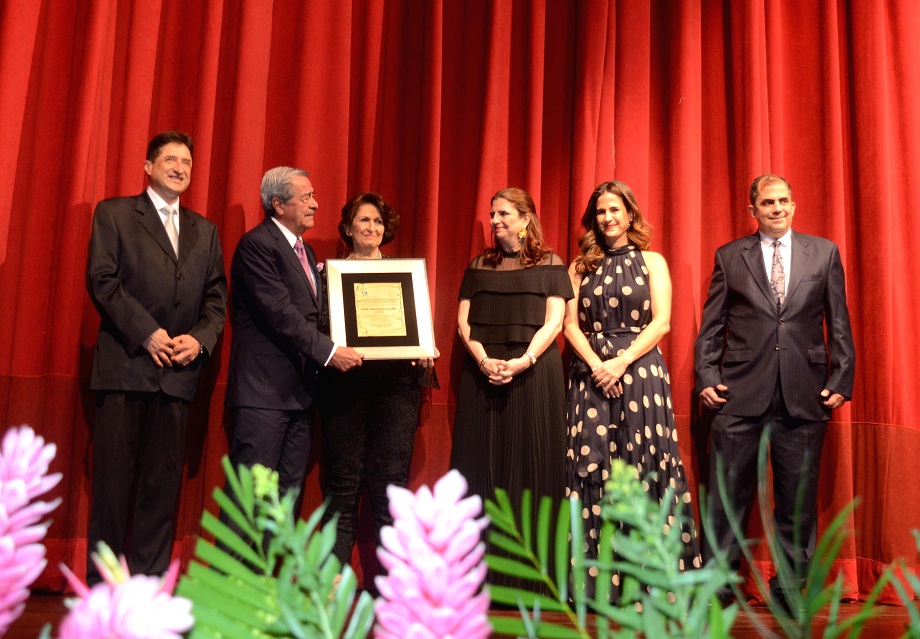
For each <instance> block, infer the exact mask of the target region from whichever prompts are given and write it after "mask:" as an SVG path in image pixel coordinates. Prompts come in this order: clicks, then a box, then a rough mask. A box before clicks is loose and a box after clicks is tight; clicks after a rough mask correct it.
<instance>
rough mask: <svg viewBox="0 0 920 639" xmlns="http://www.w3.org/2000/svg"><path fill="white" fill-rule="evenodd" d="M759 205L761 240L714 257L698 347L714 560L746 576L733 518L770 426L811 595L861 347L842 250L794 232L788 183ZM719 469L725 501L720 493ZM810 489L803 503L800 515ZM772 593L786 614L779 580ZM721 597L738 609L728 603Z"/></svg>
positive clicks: (783, 518)
mask: <svg viewBox="0 0 920 639" xmlns="http://www.w3.org/2000/svg"><path fill="white" fill-rule="evenodd" d="M750 199H751V205H750V206H749V207H748V209H749V211H750V213H751V215H752V216H753V217H754V219H755V220H756V221H757V226H758V231H757V233H755V234H754V235H749V236H747V237H743V238H741V239H739V240H735V241H734V242H730V243H729V244H726V245H725V246H722V247H721V248H719V249H718V250H717V251H716V255H715V268H714V270H713V274H712V282H711V284H710V287H709V298H708V299H707V300H706V305H705V306H704V307H703V320H702V323H701V326H700V334H699V337H698V338H697V341H696V349H695V350H696V353H695V354H696V388H697V390H698V392H699V397H700V400H701V401H702V403H703V405H704V406H706V408H709V409H711V410H713V411H716V415H715V416H714V419H713V424H712V438H711V445H710V448H711V450H710V468H709V491H710V500H709V503H710V514H711V515H712V518H713V524H714V530H711V531H708V532H709V543H708V544H707V547H706V548H705V551H706V553H705V554H707V555H708V556H709V557H711V556H712V554H713V546H714V547H715V548H720V549H728V551H729V561H730V562H731V564H732V565H733V567H735V568H736V569H737V567H738V565H739V564H740V549H739V547H738V545H737V539H735V537H734V535H733V534H732V531H731V528H730V526H729V524H728V520H727V518H726V516H725V509H724V506H728V507H730V508H732V509H733V511H734V512H735V513H737V514H738V515H739V517H740V520H741V521H742V522H744V521H746V520H747V516H748V514H749V512H750V506H751V502H752V500H753V496H754V488H755V483H756V476H755V475H756V469H757V450H758V444H759V440H760V436H761V433H762V432H763V430H764V428H765V427H766V426H768V425H769V427H770V429H771V430H770V440H769V441H770V459H771V463H772V467H773V493H774V524H775V529H776V536H777V539H778V541H779V542H780V546H781V547H782V549H783V552H784V553H785V554H786V555H787V558H788V559H789V561H790V563H791V565H792V566H793V568H794V570H795V573H796V576H797V578H798V583H797V584H796V585H797V586H801V585H802V584H803V583H804V581H803V580H802V578H803V577H804V575H805V572H806V571H807V566H808V560H809V558H810V557H811V555H812V554H813V553H814V546H815V529H816V523H817V492H818V471H819V469H820V467H821V451H822V448H823V445H824V434H825V431H826V428H827V421H828V419H830V416H831V411H832V410H833V409H835V408H840V407H841V406H843V404H844V402H846V401H848V400H849V399H850V396H851V394H852V390H853V369H854V361H855V355H854V347H853V337H852V335H851V333H850V317H849V313H848V311H847V305H846V289H845V285H844V275H843V266H842V265H841V261H840V253H839V251H838V249H837V245H836V244H834V243H833V242H831V241H829V240H826V239H824V238H820V237H814V236H810V235H804V234H802V233H793V232H792V229H791V227H792V218H793V214H794V213H795V203H794V202H793V201H792V189H791V187H790V186H789V183H788V182H787V181H786V180H785V178H782V177H780V176H778V175H772V174H768V175H762V176H760V177H758V178H757V179H755V180H754V182H753V184H752V185H751V192H750ZM825 329H826V331H827V338H826V339H825ZM718 460H721V462H722V464H723V465H724V472H725V486H726V490H727V492H726V493H725V494H721V493H720V491H719V488H718V482H717V481H716V477H717V475H716V467H717V466H716V465H717V463H718ZM800 483H803V484H804V486H803V488H804V495H803V497H804V499H803V502H802V505H801V512H795V510H796V509H795V506H796V498H797V490H798V489H799V485H800ZM707 558H708V557H707ZM770 586H771V591H772V594H773V596H774V599H775V600H776V601H777V602H778V603H779V604H780V605H781V606H788V603H787V602H788V599H789V597H787V596H786V595H785V591H783V589H782V588H781V586H780V584H779V583H778V580H777V579H776V578H774V579H773V580H772V581H771V583H770ZM720 596H721V598H723V599H725V600H728V599H730V591H729V590H727V589H726V590H725V591H723V592H722V593H720ZM787 609H788V608H787Z"/></svg>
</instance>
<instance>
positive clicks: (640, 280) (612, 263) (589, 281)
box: [566, 246, 700, 593]
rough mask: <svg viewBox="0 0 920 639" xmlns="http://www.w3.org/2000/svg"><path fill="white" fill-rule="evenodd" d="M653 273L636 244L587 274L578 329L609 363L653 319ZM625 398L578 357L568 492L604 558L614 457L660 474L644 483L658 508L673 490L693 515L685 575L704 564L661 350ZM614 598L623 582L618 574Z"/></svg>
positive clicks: (633, 376) (638, 372) (592, 551)
mask: <svg viewBox="0 0 920 639" xmlns="http://www.w3.org/2000/svg"><path fill="white" fill-rule="evenodd" d="M648 277H649V276H648V269H647V267H646V266H645V259H644V258H643V256H642V252H641V251H638V250H636V248H635V247H634V246H625V247H621V248H617V249H611V250H609V251H608V252H607V255H606V256H605V257H604V261H603V262H602V263H601V265H600V266H599V267H598V268H597V270H596V271H595V272H593V273H586V274H585V275H584V276H583V277H582V280H581V286H580V287H579V291H578V319H579V326H580V328H581V330H582V332H584V334H585V337H587V338H588V343H589V344H590V345H591V348H592V349H594V352H595V353H597V355H598V356H599V357H600V358H601V359H603V360H607V359H610V358H612V357H614V356H616V355H617V353H619V352H621V351H623V350H625V349H627V348H629V345H630V344H632V343H633V341H634V340H635V339H636V336H637V335H638V334H639V333H641V332H642V330H643V329H644V328H645V327H646V326H647V325H648V324H649V322H651V321H652V310H651V294H650V289H649V283H648ZM621 381H622V384H623V394H622V395H621V396H620V397H616V398H614V397H611V398H609V399H608V398H606V397H604V393H603V391H601V390H600V389H599V388H598V387H597V386H596V385H595V383H594V381H593V380H592V379H591V371H590V370H589V369H588V367H587V365H586V364H585V362H584V361H583V360H582V359H581V358H580V357H578V356H577V355H576V356H574V357H573V358H572V362H571V365H570V369H569V384H568V401H569V450H568V488H567V491H566V492H567V493H568V494H570V495H575V496H577V497H578V498H580V499H581V501H582V504H583V506H584V508H583V509H582V513H583V514H584V518H585V521H584V528H585V536H586V539H585V549H586V551H587V552H588V554H589V556H592V557H596V556H597V541H598V532H599V530H600V525H601V518H600V510H599V504H600V501H601V498H602V497H603V494H604V483H605V482H606V480H607V479H608V476H609V472H610V462H611V460H612V459H622V460H624V461H625V462H626V463H627V464H629V465H630V466H634V467H635V468H636V469H637V470H638V472H639V477H640V478H642V479H645V478H646V477H648V476H649V475H650V474H651V473H654V477H655V479H654V480H652V481H649V482H647V483H645V484H644V486H645V487H646V490H647V491H648V493H649V497H650V498H651V499H654V500H656V501H658V502H659V503H660V502H661V500H662V499H663V498H664V496H665V492H666V491H667V489H668V486H673V487H674V496H673V501H674V503H675V504H677V503H682V504H683V505H684V506H683V508H684V510H683V512H684V514H685V515H689V516H690V520H689V522H690V523H689V524H688V525H687V526H686V527H685V530H684V535H683V538H684V542H685V547H684V553H683V555H682V557H681V559H680V566H681V569H689V568H692V567H698V566H699V565H700V559H699V549H698V542H697V535H696V530H695V527H694V526H693V524H692V511H691V510H690V492H689V490H688V487H687V482H686V476H685V474H684V466H683V464H682V463H681V460H680V451H679V450H678V447H677V429H676V427H675V425H674V411H673V408H672V406H671V381H670V377H669V375H668V370H667V368H666V367H665V364H664V359H663V358H662V355H661V350H660V349H659V348H658V347H657V346H656V347H655V348H653V349H651V350H650V351H649V352H648V353H646V354H645V355H643V356H642V357H640V358H639V359H637V360H636V361H634V362H633V363H632V364H631V365H630V366H629V367H628V368H627V369H626V372H625V373H624V374H623V377H622V379H621ZM613 586H614V588H613V592H614V593H616V592H618V586H619V577H618V576H614V583H613Z"/></svg>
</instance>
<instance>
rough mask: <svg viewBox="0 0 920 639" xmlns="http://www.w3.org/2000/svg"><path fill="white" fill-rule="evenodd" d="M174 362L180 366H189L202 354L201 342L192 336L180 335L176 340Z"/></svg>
mask: <svg viewBox="0 0 920 639" xmlns="http://www.w3.org/2000/svg"><path fill="white" fill-rule="evenodd" d="M174 341H175V348H174V349H173V355H172V362H173V364H178V365H179V366H188V365H189V364H191V363H192V362H194V361H195V360H196V359H197V358H198V354H199V353H200V352H201V342H199V341H198V340H197V339H195V338H194V337H192V336H191V335H180V336H179V337H177V338H175V340H174Z"/></svg>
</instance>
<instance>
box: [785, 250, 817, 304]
mask: <svg viewBox="0 0 920 639" xmlns="http://www.w3.org/2000/svg"><path fill="white" fill-rule="evenodd" d="M791 255H792V266H791V269H790V274H789V284H788V285H787V286H786V303H785V304H784V305H783V306H784V307H785V306H788V305H789V300H791V299H792V296H793V295H794V294H795V291H796V289H797V288H798V286H799V283H800V282H801V281H802V278H803V277H804V276H805V273H806V272H807V271H808V260H809V258H810V257H811V246H810V245H809V242H808V239H807V238H805V237H802V236H800V235H799V234H798V233H795V232H793V233H792V251H791Z"/></svg>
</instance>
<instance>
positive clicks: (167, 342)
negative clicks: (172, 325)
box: [144, 328, 176, 368]
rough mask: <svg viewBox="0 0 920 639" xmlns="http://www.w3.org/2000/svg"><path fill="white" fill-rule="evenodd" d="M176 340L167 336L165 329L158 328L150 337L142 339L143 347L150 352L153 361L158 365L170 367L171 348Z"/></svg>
mask: <svg viewBox="0 0 920 639" xmlns="http://www.w3.org/2000/svg"><path fill="white" fill-rule="evenodd" d="M175 346H176V342H175V341H174V340H173V338H171V337H170V336H169V333H167V332H166V330H165V329H162V328H158V329H157V330H155V331H154V332H153V333H152V334H151V335H150V337H148V338H147V339H146V340H144V348H145V349H147V352H148V353H150V357H151V358H153V361H154V363H155V364H156V365H157V366H158V367H159V368H163V367H164V366H169V367H172V361H171V360H170V358H171V357H172V356H173V349H174V348H175Z"/></svg>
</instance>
